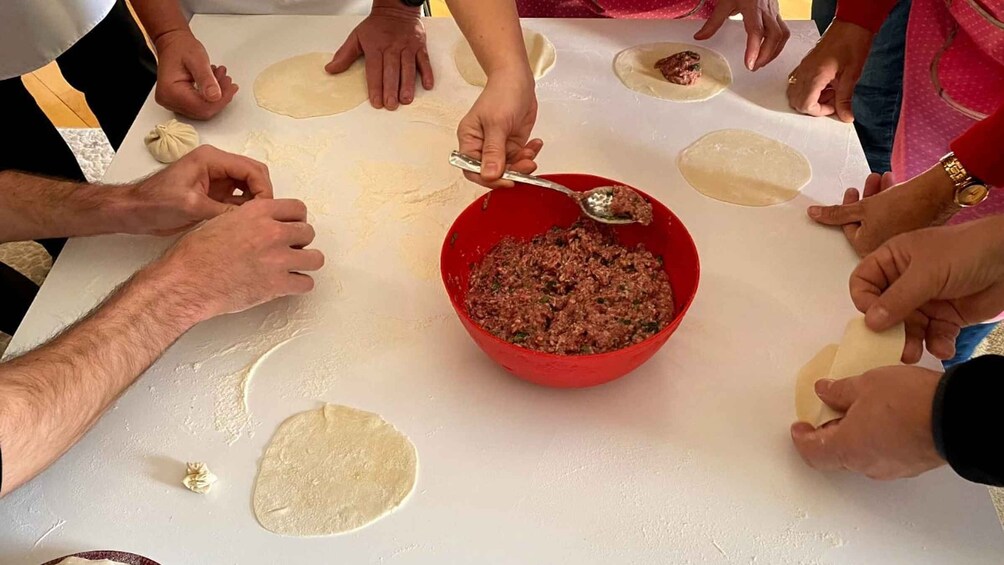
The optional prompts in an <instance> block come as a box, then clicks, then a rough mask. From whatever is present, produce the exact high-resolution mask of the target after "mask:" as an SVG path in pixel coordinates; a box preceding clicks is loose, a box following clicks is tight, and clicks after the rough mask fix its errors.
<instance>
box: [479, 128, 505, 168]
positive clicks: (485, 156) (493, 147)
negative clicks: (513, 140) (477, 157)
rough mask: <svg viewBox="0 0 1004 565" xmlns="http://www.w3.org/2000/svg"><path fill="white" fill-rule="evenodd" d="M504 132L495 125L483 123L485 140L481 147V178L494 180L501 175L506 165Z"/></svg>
mask: <svg viewBox="0 0 1004 565" xmlns="http://www.w3.org/2000/svg"><path fill="white" fill-rule="evenodd" d="M506 137H507V136H506V132H505V130H503V129H502V128H501V127H500V126H497V125H490V124H486V125H485V142H484V145H483V146H482V148H481V179H482V180H484V181H485V182H494V181H497V180H498V179H499V178H501V177H502V173H504V172H505V166H506V153H505V142H506Z"/></svg>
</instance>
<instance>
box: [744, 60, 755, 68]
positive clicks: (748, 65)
mask: <svg viewBox="0 0 1004 565" xmlns="http://www.w3.org/2000/svg"><path fill="white" fill-rule="evenodd" d="M754 65H756V59H746V68H747V69H749V70H751V71H752V70H753V66H754Z"/></svg>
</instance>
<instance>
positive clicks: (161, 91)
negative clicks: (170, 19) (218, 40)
mask: <svg viewBox="0 0 1004 565" xmlns="http://www.w3.org/2000/svg"><path fill="white" fill-rule="evenodd" d="M154 47H155V48H156V50H157V90H156V93H155V94H154V98H155V99H156V100H157V103H158V104H160V105H161V106H163V107H165V108H167V109H168V110H171V111H172V112H177V113H178V114H181V115H182V116H187V117H189V118H192V119H196V120H208V119H210V118H212V117H213V116H215V115H216V114H219V113H220V112H221V111H223V109H224V108H226V107H227V104H230V101H231V100H233V99H234V95H236V94H237V90H238V89H239V87H238V86H237V85H236V84H234V82H233V79H231V78H230V77H229V76H228V75H227V68H226V67H223V66H220V67H217V66H216V65H212V64H210V62H209V55H208V54H207V53H206V49H205V47H203V46H202V43H201V42H199V40H198V39H196V38H195V36H194V35H192V32H190V31H188V30H176V31H171V32H168V33H165V34H163V35H161V36H160V37H158V38H157V41H156V42H155V44H154Z"/></svg>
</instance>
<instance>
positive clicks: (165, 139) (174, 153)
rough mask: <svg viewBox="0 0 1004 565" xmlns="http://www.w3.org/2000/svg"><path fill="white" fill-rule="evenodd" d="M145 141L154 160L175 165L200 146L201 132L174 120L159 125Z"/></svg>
mask: <svg viewBox="0 0 1004 565" xmlns="http://www.w3.org/2000/svg"><path fill="white" fill-rule="evenodd" d="M143 141H144V142H145V143H146V148H147V149H149V150H150V154H151V155H153V158H154V159H156V160H158V161H160V162H161V163H173V162H175V161H177V160H178V159H181V158H182V157H184V156H185V155H187V154H188V153H189V152H191V151H192V150H193V149H195V148H196V147H198V146H199V132H197V131H195V128H193V127H192V126H190V125H188V124H184V123H181V122H179V121H178V120H173V119H172V120H168V121H167V122H164V123H162V124H158V125H157V127H155V128H153V130H152V131H151V132H150V133H148V134H146V138H145V139H144V140H143Z"/></svg>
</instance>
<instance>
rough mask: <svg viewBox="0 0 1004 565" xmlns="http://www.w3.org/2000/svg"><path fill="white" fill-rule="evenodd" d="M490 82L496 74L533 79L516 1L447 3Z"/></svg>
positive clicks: (462, 1)
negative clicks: (511, 74)
mask: <svg viewBox="0 0 1004 565" xmlns="http://www.w3.org/2000/svg"><path fill="white" fill-rule="evenodd" d="M447 4H449V6H450V11H451V12H452V13H453V16H454V18H455V19H456V20H457V24H458V25H459V26H460V30H461V31H463V33H464V36H465V37H466V38H467V41H468V42H469V43H470V44H471V48H472V49H473V51H474V55H475V56H476V57H477V58H478V62H479V63H481V68H483V69H484V70H485V74H487V75H488V79H489V80H491V77H492V75H493V74H495V73H499V72H509V73H518V74H521V75H525V76H527V77H530V78H531V80H532V77H533V72H532V71H531V70H530V61H529V60H528V59H527V56H526V47H525V46H524V44H523V30H522V28H521V27H520V24H519V14H518V13H517V11H516V4H515V3H514V2H513V1H512V0H447Z"/></svg>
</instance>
